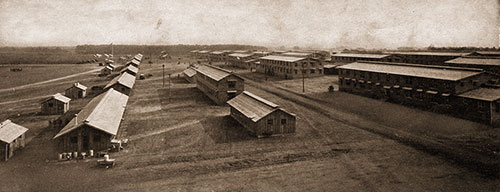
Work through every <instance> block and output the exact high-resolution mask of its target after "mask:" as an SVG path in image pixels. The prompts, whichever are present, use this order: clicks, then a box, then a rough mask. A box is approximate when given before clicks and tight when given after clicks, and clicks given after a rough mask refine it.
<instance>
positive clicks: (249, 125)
mask: <svg viewBox="0 0 500 192" xmlns="http://www.w3.org/2000/svg"><path fill="white" fill-rule="evenodd" d="M227 104H229V106H230V107H231V117H233V118H234V119H235V120H236V121H238V122H239V123H240V124H241V125H242V126H243V127H245V128H246V129H248V130H249V131H250V132H252V133H253V134H255V135H256V136H257V137H262V136H271V135H282V134H285V133H294V132H295V123H296V118H295V115H294V114H292V113H289V112H287V111H285V110H283V109H282V108H280V107H279V106H278V105H276V104H274V103H272V102H270V101H268V100H265V99H263V98H261V97H259V96H257V95H254V94H252V93H250V92H248V91H243V92H242V93H241V94H239V95H238V96H236V97H235V98H233V99H231V100H229V101H227Z"/></svg>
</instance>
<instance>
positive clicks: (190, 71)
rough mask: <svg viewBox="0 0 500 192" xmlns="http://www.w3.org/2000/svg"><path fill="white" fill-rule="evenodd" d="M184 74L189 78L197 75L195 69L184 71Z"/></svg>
mask: <svg viewBox="0 0 500 192" xmlns="http://www.w3.org/2000/svg"><path fill="white" fill-rule="evenodd" d="M183 73H184V74H185V75H186V76H188V77H193V76H194V75H196V71H195V70H194V69H193V68H187V69H186V70H184V71H183Z"/></svg>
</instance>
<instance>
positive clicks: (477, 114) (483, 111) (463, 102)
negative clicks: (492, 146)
mask: <svg viewBox="0 0 500 192" xmlns="http://www.w3.org/2000/svg"><path fill="white" fill-rule="evenodd" d="M453 106H454V108H455V110H454V111H455V112H456V114H455V115H458V116H460V117H461V118H464V119H468V120H472V121H476V122H480V123H484V124H490V125H495V126H499V125H500V89H498V88H497V89H492V88H478V89H474V90H471V91H468V92H465V93H462V94H459V95H457V97H456V98H455V99H454V101H453Z"/></svg>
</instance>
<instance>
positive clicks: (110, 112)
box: [54, 88, 128, 139]
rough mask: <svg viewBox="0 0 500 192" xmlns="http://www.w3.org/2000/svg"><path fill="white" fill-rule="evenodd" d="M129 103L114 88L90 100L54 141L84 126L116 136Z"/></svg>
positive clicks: (126, 98) (123, 95)
mask: <svg viewBox="0 0 500 192" xmlns="http://www.w3.org/2000/svg"><path fill="white" fill-rule="evenodd" d="M127 101H128V96H127V95H125V94H122V93H120V92H118V91H115V90H114V89H112V88H111V89H109V90H108V91H106V92H105V93H102V94H100V95H98V96H97V97H94V98H93V99H92V100H90V102H89V103H88V104H87V105H86V106H85V107H83V109H82V110H81V111H80V112H79V113H78V115H77V116H76V117H75V118H73V119H71V121H70V122H69V123H68V124H67V125H66V126H64V128H62V129H61V131H59V133H57V135H56V136H54V139H55V138H57V137H60V136H62V135H64V134H66V133H69V132H71V131H72V130H75V129H77V128H78V127H80V126H82V125H88V126H90V127H93V128H95V129H98V130H101V131H104V132H106V133H108V134H110V135H116V133H117V132H118V128H119V126H120V122H121V120H122V117H123V112H124V111H125V106H126V105H127Z"/></svg>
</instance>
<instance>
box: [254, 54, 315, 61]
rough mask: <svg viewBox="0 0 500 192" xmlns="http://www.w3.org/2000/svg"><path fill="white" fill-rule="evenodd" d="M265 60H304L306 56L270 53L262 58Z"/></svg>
mask: <svg viewBox="0 0 500 192" xmlns="http://www.w3.org/2000/svg"><path fill="white" fill-rule="evenodd" d="M260 59H261V60H262V59H265V60H273V61H286V62H296V61H300V60H304V59H306V58H303V57H287V56H279V55H268V56H265V57H261V58H260Z"/></svg>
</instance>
